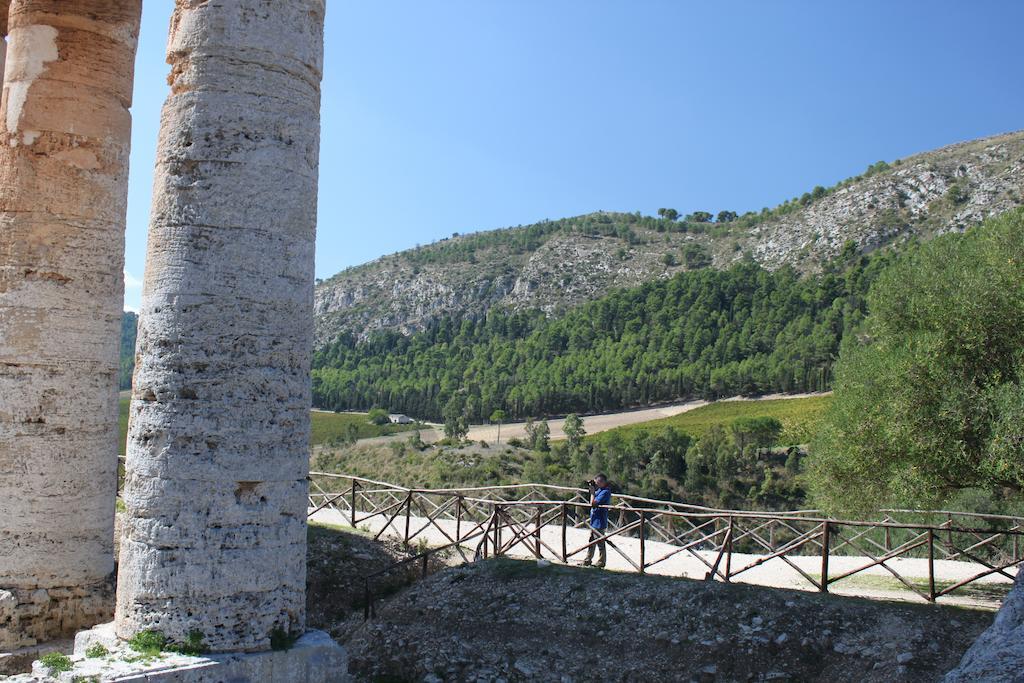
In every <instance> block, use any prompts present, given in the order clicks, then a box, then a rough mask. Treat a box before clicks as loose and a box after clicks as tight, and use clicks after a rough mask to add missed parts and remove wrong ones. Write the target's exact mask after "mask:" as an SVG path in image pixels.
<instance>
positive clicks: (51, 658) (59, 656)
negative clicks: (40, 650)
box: [39, 652, 75, 676]
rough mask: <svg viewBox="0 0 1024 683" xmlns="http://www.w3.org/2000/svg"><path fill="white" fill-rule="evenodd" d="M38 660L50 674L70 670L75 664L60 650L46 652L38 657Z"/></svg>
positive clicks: (54, 674) (53, 674)
mask: <svg viewBox="0 0 1024 683" xmlns="http://www.w3.org/2000/svg"><path fill="white" fill-rule="evenodd" d="M39 661H40V662H42V664H43V666H45V667H46V670H47V671H48V672H49V673H50V675H51V676H57V674H60V673H64V672H65V671H71V669H73V668H74V666H75V665H74V662H72V661H71V657H68V656H67V655H66V654H64V653H62V652H48V653H46V654H45V655H43V656H42V657H40V658H39Z"/></svg>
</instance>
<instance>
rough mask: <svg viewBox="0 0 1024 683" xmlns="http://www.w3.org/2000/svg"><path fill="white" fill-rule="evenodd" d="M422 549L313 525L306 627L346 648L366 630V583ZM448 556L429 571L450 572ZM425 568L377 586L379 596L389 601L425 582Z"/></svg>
mask: <svg viewBox="0 0 1024 683" xmlns="http://www.w3.org/2000/svg"><path fill="white" fill-rule="evenodd" d="M419 550H420V548H419V547H417V546H411V547H410V548H408V549H407V548H404V547H403V546H402V543H401V542H400V541H396V540H393V539H382V540H380V541H375V540H373V536H372V535H371V534H368V533H362V532H357V531H353V530H351V529H342V528H338V527H333V526H327V525H321V524H311V525H310V527H309V547H308V551H307V553H306V561H307V573H306V613H307V617H306V621H307V625H308V626H309V628H315V629H319V630H322V631H326V632H327V633H329V634H330V635H331V637H332V638H334V639H335V640H337V641H339V642H345V641H346V640H347V639H348V637H349V636H350V635H351V634H352V632H353V631H354V630H356V629H357V628H360V627H362V625H363V608H364V606H365V604H366V602H365V598H364V595H365V586H364V581H363V577H365V576H368V575H370V574H373V573H376V572H378V571H381V570H383V569H386V568H388V567H393V566H394V565H395V563H397V562H399V561H401V560H404V559H407V558H409V557H412V556H414V555H415V554H416V553H417V552H419ZM445 557H446V556H435V557H433V558H432V559H431V561H430V565H429V567H428V570H429V571H431V572H435V571H437V570H438V569H441V568H442V567H443V566H446V565H445V564H444V563H445ZM421 572H422V564H421V563H420V562H418V561H417V562H411V563H409V564H406V565H405V566H402V567H398V568H395V569H394V570H393V571H391V572H389V573H387V574H386V575H384V576H381V577H377V578H375V579H374V580H373V584H372V586H373V590H374V595H375V596H377V597H378V598H386V597H387V596H389V595H393V594H394V593H396V592H398V591H400V590H402V589H403V588H406V587H407V586H409V585H411V584H412V583H413V582H415V581H416V580H417V579H418V578H420V576H421Z"/></svg>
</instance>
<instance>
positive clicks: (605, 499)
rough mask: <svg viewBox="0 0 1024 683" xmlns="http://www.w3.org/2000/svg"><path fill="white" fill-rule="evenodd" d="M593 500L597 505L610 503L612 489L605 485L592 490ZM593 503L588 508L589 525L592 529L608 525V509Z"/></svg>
mask: <svg viewBox="0 0 1024 683" xmlns="http://www.w3.org/2000/svg"><path fill="white" fill-rule="evenodd" d="M594 502H595V503H596V504H597V505H611V502H612V490H611V489H610V488H608V487H607V486H606V487H604V488H603V489H597V490H596V491H594ZM597 505H595V506H594V507H592V508H590V526H591V528H594V529H604V528H606V527H607V526H608V510H607V509H605V508H599V507H597Z"/></svg>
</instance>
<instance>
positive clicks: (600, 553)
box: [586, 527, 608, 567]
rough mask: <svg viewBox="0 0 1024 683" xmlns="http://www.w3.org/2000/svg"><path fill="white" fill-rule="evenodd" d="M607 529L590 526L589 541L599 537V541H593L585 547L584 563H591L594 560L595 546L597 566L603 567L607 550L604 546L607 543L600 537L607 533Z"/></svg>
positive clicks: (606, 558) (606, 557)
mask: <svg viewBox="0 0 1024 683" xmlns="http://www.w3.org/2000/svg"><path fill="white" fill-rule="evenodd" d="M607 531H608V529H595V528H594V527H591V528H590V541H591V542H592V543H593V542H594V541H597V539H599V538H601V540H600V541H597V543H594V545H592V546H590V547H589V548H587V561H586V564H592V563H593V561H594V548H597V566H598V567H603V566H604V565H605V562H606V561H607V560H608V550H607V548H606V547H605V546H606V544H607V543H608V542H607V541H605V540H604V539H603V538H602V537H603V536H604V535H605V534H606V533H607Z"/></svg>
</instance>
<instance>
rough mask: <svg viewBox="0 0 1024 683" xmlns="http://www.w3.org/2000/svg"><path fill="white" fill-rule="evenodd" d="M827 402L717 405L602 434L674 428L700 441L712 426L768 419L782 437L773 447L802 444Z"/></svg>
mask: <svg viewBox="0 0 1024 683" xmlns="http://www.w3.org/2000/svg"><path fill="white" fill-rule="evenodd" d="M831 400H832V399H831V397H830V396H810V397H806V398H783V399H772V400H767V401H719V402H717V403H712V404H710V405H706V406H702V407H700V408H696V409H694V410H689V411H687V412H685V413H680V414H679V415H673V416H672V417H664V418H661V419H658V420H651V421H650V422H641V423H639V424H635V425H628V426H626V427H618V428H616V429H613V430H611V431H610V432H605V434H611V433H612V432H618V433H619V434H621V435H623V436H624V437H625V436H627V435H629V434H631V433H632V432H637V431H650V430H658V429H662V428H665V427H674V428H676V429H679V430H680V431H682V432H685V433H686V434H689V435H690V436H692V437H694V438H700V437H701V436H703V435H704V433H705V432H707V431H708V430H709V429H710V428H711V427H712V426H714V425H719V426H721V427H722V428H723V429H724V428H729V427H731V425H733V424H734V423H735V422H737V421H739V420H745V419H750V418H755V419H763V418H771V419H775V420H778V421H779V422H780V423H782V434H781V435H780V436H779V437H778V438H777V439H776V440H775V442H776V444H784V445H799V444H806V443H808V442H809V441H810V440H811V436H812V435H813V434H815V433H816V432H817V431H818V429H819V424H820V420H821V416H822V415H823V414H824V412H825V409H826V407H827V406H828V404H829V402H830V401H831ZM595 438H598V437H597V436H590V437H587V440H588V441H590V440H593V439H595Z"/></svg>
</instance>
